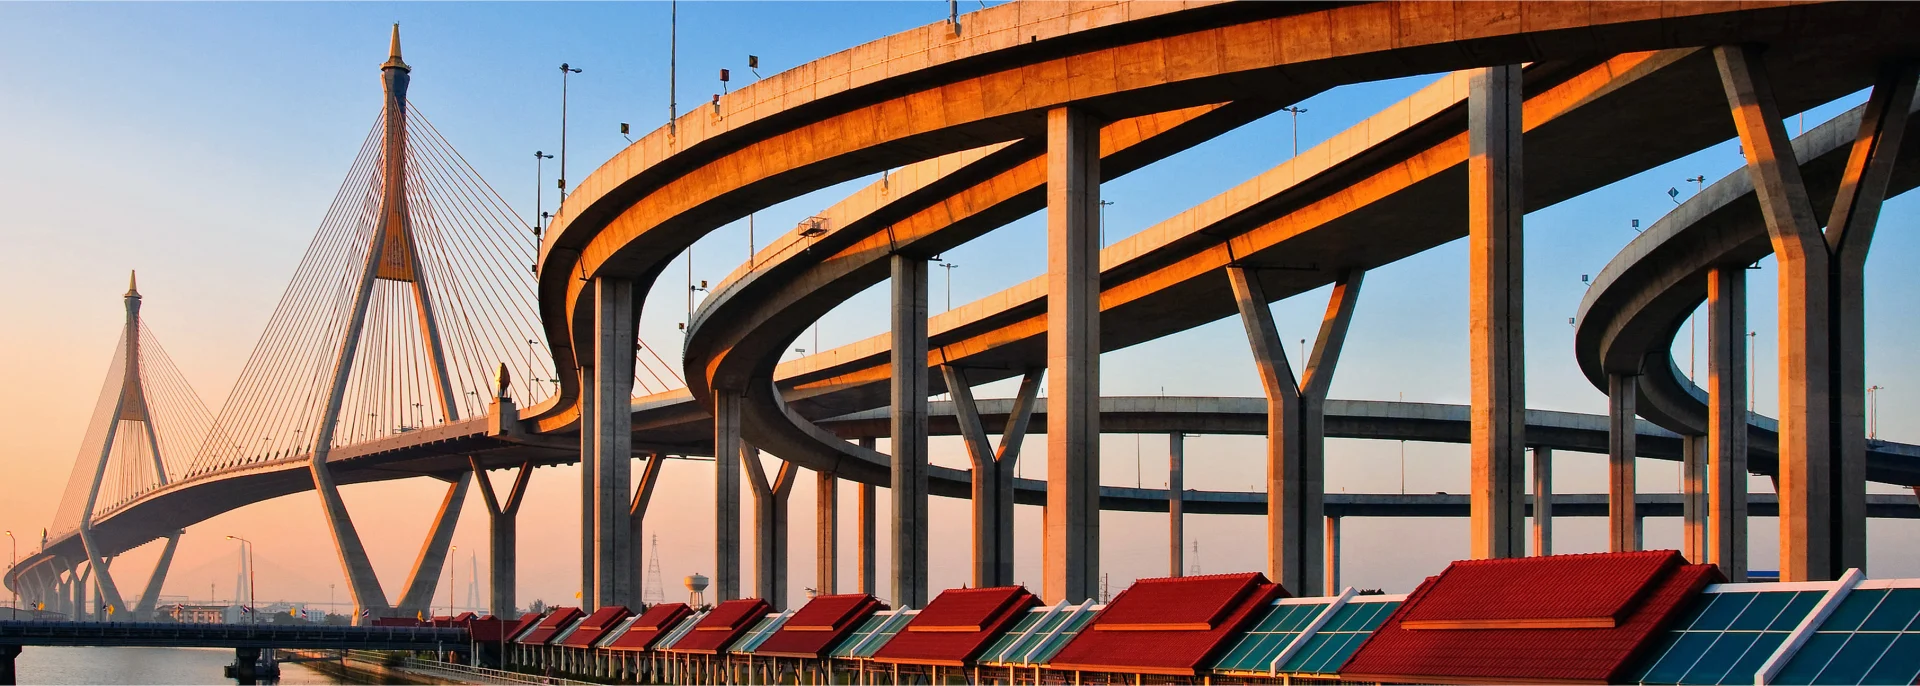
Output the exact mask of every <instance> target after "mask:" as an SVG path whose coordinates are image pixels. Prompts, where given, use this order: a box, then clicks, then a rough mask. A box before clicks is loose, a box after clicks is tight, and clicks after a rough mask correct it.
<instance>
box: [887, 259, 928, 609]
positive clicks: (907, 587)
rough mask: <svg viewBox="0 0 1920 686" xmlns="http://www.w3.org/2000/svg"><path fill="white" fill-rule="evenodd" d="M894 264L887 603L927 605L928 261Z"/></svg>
mask: <svg viewBox="0 0 1920 686" xmlns="http://www.w3.org/2000/svg"><path fill="white" fill-rule="evenodd" d="M891 262H892V264H893V358H892V360H893V362H892V365H893V395H892V397H893V413H892V423H893V431H892V440H891V446H892V453H893V483H892V487H893V573H892V583H893V589H892V591H891V592H892V594H893V595H892V600H893V601H894V603H895V604H896V605H900V606H903V607H926V604H927V598H928V596H927V396H928V395H929V393H928V387H927V260H926V259H925V258H922V257H916V256H911V255H897V254H896V255H894V256H893V258H892V260H891Z"/></svg>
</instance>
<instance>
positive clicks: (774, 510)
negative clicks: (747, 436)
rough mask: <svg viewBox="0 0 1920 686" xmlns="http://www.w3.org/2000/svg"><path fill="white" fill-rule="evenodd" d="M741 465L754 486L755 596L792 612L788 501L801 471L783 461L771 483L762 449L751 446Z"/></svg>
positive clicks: (741, 454)
mask: <svg viewBox="0 0 1920 686" xmlns="http://www.w3.org/2000/svg"><path fill="white" fill-rule="evenodd" d="M740 461H741V462H742V463H743V464H744V466H745V467H746V470H747V479H748V482H749V483H751V484H752V485H753V585H754V591H755V593H754V595H756V596H758V597H759V598H761V599H762V600H765V601H767V602H768V603H769V604H771V605H773V609H775V610H788V609H792V608H790V607H788V606H787V522H788V520H789V517H788V516H787V499H788V496H791V495H792V494H793V482H794V479H795V477H796V475H797V474H798V473H799V471H800V468H799V467H797V466H795V465H794V464H793V463H791V462H786V461H782V462H781V463H780V471H779V472H778V474H777V475H776V476H775V477H774V478H773V479H771V480H769V479H768V478H767V469H766V466H765V465H763V464H762V463H761V462H760V449H759V448H755V447H752V446H747V447H746V449H745V450H743V451H742V452H741V453H740Z"/></svg>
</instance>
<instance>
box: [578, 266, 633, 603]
mask: <svg viewBox="0 0 1920 686" xmlns="http://www.w3.org/2000/svg"><path fill="white" fill-rule="evenodd" d="M593 287H594V322H593V329H594V347H593V356H594V365H593V368H594V392H593V395H594V408H593V414H592V415H591V421H592V425H591V430H592V431H593V433H594V441H593V447H594V451H595V454H594V460H593V469H592V470H591V472H592V473H591V476H590V478H591V479H592V480H593V499H592V501H590V502H591V508H592V510H593V565H594V572H593V584H594V585H593V592H592V594H591V598H592V599H591V601H590V602H589V601H585V600H583V601H582V602H585V603H586V604H587V605H588V606H590V607H591V608H594V609H598V608H602V607H608V606H613V605H622V606H628V607H631V606H633V605H634V604H635V603H634V602H633V601H634V600H635V598H634V593H633V575H634V572H633V569H632V565H633V545H634V542H633V538H632V535H633V534H632V529H631V526H630V525H629V522H628V515H629V513H630V512H631V503H632V497H633V496H632V489H633V471H632V470H633V360H634V353H635V350H634V337H635V333H636V331H637V329H636V322H635V320H634V316H633V315H634V302H633V282H632V281H629V280H626V279H615V278H609V277H604V276H603V277H598V278H595V279H594V280H593ZM583 418H584V416H583ZM584 426H585V425H584V424H583V427H584ZM585 430H587V429H586V428H583V429H582V431H585Z"/></svg>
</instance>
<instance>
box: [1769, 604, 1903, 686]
mask: <svg viewBox="0 0 1920 686" xmlns="http://www.w3.org/2000/svg"><path fill="white" fill-rule="evenodd" d="M1915 679H1920V588H1873V589H1864V588H1856V589H1854V590H1853V592H1852V593H1849V594H1847V597H1846V599H1845V600H1843V601H1841V602H1840V604H1839V607H1838V608H1836V609H1835V610H1834V611H1833V614H1832V615H1830V616H1828V617H1827V621H1826V622H1824V623H1822V624H1821V625H1820V628H1819V629H1818V630H1816V631H1815V632H1813V635H1812V636H1811V637H1809V638H1808V639H1807V642H1806V644H1805V645H1802V646H1800V650H1798V651H1796V652H1795V653H1794V654H1793V659H1792V660H1789V661H1788V662H1787V664H1786V666H1785V667H1784V668H1783V669H1781V670H1780V674H1779V675H1778V676H1775V677H1774V679H1773V683H1778V684H1901V685H1903V686H1904V685H1905V684H1912V683H1914V682H1915Z"/></svg>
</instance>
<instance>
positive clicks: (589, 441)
mask: <svg viewBox="0 0 1920 686" xmlns="http://www.w3.org/2000/svg"><path fill="white" fill-rule="evenodd" d="M588 362H589V364H583V365H581V366H580V602H581V603H582V604H587V603H591V602H592V598H593V588H594V582H593V573H594V571H595V570H596V567H595V566H594V564H593V529H594V527H593V473H594V466H593V462H594V459H595V457H596V456H598V455H599V454H600V449H599V448H597V447H595V446H594V444H593V442H594V439H595V438H597V437H598V432H596V431H594V430H593V417H595V416H596V415H598V414H599V412H598V410H596V409H595V408H594V402H595V398H596V397H597V395H598V394H596V393H594V388H595V387H596V386H597V385H598V384H597V383H595V380H594V373H593V366H592V365H591V362H592V360H588Z"/></svg>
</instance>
